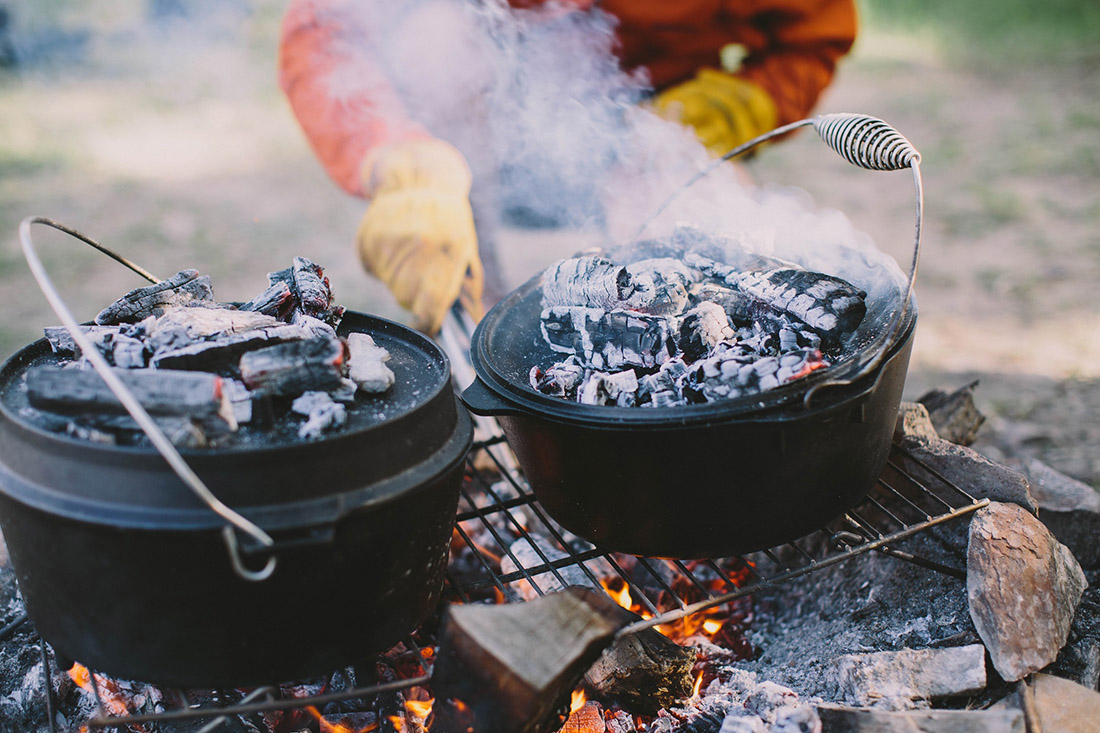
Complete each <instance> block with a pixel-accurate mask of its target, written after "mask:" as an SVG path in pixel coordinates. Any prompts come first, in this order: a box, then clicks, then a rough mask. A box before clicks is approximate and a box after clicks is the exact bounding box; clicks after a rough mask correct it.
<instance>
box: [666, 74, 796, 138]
mask: <svg viewBox="0 0 1100 733" xmlns="http://www.w3.org/2000/svg"><path fill="white" fill-rule="evenodd" d="M654 106H655V107H656V109H657V112H658V114H660V115H661V116H662V117H665V118H667V119H671V120H676V121H678V122H681V123H683V124H685V125H690V126H691V127H692V128H693V129H694V130H695V136H696V137H698V138H699V141H700V142H702V143H703V145H705V146H706V147H707V149H708V150H709V151H710V152H711V153H713V154H714V155H716V156H722V155H725V154H726V153H728V152H729V151H730V150H733V149H734V148H735V147H737V146H738V145H740V144H741V143H743V142H746V141H747V140H751V139H752V138H754V137H756V136H757V135H762V134H763V133H765V132H768V131H769V130H772V129H774V128H775V125H776V110H775V102H774V101H772V98H771V95H769V94H768V93H767V92H766V91H764V90H763V89H761V88H760V87H759V86H757V85H756V84H754V83H752V82H751V81H746V80H745V79H742V78H741V77H739V76H732V75H730V74H727V73H725V72H722V71H717V70H715V69H700V70H699V73H698V74H696V75H695V78H694V79H692V80H691V81H686V82H684V83H683V84H679V85H677V86H674V87H672V88H670V89H668V90H666V91H664V92H662V93H660V94H658V95H657V98H656V99H655V100H654Z"/></svg>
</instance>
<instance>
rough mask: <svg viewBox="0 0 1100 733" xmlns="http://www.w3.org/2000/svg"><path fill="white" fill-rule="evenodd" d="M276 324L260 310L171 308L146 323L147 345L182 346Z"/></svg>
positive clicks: (160, 346)
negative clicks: (255, 311) (257, 311)
mask: <svg viewBox="0 0 1100 733" xmlns="http://www.w3.org/2000/svg"><path fill="white" fill-rule="evenodd" d="M278 325H280V323H279V321H277V320H275V318H273V317H271V316H268V315H264V314H262V313H253V312H249V311H238V310H232V309H229V308H220V307H217V306H213V305H212V306H192V307H189V308H172V309H170V310H168V311H166V312H165V313H164V314H163V315H162V316H160V317H159V318H156V319H155V320H153V321H150V323H149V325H148V331H149V336H148V338H149V345H150V346H151V347H152V349H153V350H154V351H166V350H170V349H178V348H183V347H185V346H190V345H192V344H194V343H198V342H200V341H208V340H211V339H217V338H220V337H222V336H229V335H232V334H237V333H245V332H248V331H254V330H258V329H263V328H271V327H274V326H278Z"/></svg>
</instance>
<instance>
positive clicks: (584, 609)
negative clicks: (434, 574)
mask: <svg viewBox="0 0 1100 733" xmlns="http://www.w3.org/2000/svg"><path fill="white" fill-rule="evenodd" d="M621 611H622V609H621V608H620V607H619V606H617V605H615V602H614V601H612V600H611V599H610V598H609V597H608V596H607V594H606V593H605V592H603V591H594V590H589V589H583V588H570V589H568V590H564V591H561V592H559V593H552V594H549V595H546V596H542V597H541V598H538V599H537V600H534V601H530V602H528V603H508V604H503V605H477V604H470V605H464V606H451V607H450V608H448V609H447V615H446V617H445V619H444V621H443V630H442V633H441V637H440V645H439V653H438V655H437V659H436V665H435V669H434V671H433V672H432V689H433V691H434V692H435V693H436V697H437V698H439V699H446V698H455V699H458V700H462V701H463V702H464V703H465V705H466V706H468V708H469V709H470V710H472V711H473V714H474V717H475V720H476V723H475V726H474V729H475V730H477V731H479V732H480V733H549V731H552V730H557V729H558V728H559V727H560V726H561V722H560V718H559V712H560V711H562V710H563V709H565V710H567V709H568V704H569V699H570V695H571V693H572V691H573V690H574V689H575V688H576V687H577V684H578V683H579V682H580V680H581V677H582V676H583V675H584V673H585V671H586V670H587V669H588V668H589V666H591V664H592V663H593V662H594V661H595V660H596V658H597V657H598V656H599V655H600V653H601V652H602V651H603V649H604V648H605V647H606V646H607V645H608V644H609V643H610V642H611V640H612V638H613V637H614V635H615V633H616V632H617V631H618V630H619V629H620V628H622V627H623V626H624V625H625V621H624V620H623V617H622V614H621Z"/></svg>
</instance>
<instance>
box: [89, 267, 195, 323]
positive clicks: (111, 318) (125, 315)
mask: <svg viewBox="0 0 1100 733" xmlns="http://www.w3.org/2000/svg"><path fill="white" fill-rule="evenodd" d="M207 301H209V302H213V301H214V289H213V287H212V286H211V284H210V278H209V276H207V275H201V276H200V275H199V272H198V270H181V271H180V272H177V273H176V274H175V275H173V276H172V277H170V278H168V279H167V280H162V281H161V282H159V283H156V284H155V285H150V286H148V287H144V288H137V289H135V290H131V291H130V292H129V293H127V294H126V295H124V296H122V297H121V298H120V299H118V300H116V301H115V302H114V303H112V304H111V305H109V306H107V307H106V308H104V309H103V310H102V311H100V312H99V315H97V316H96V317H95V322H96V323H97V324H99V325H101V326H108V325H111V324H115V323H136V322H137V321H140V320H142V319H144V318H146V317H148V316H159V315H161V314H162V313H164V311H165V310H167V309H168V308H170V307H172V306H179V305H187V304H188V303H193V302H207Z"/></svg>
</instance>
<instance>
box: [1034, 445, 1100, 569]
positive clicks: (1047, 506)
mask: <svg viewBox="0 0 1100 733" xmlns="http://www.w3.org/2000/svg"><path fill="white" fill-rule="evenodd" d="M1020 472H1021V473H1023V474H1024V475H1025V476H1026V477H1027V480H1028V483H1029V484H1030V485H1031V495H1032V496H1033V497H1034V498H1035V501H1036V502H1038V504H1039V520H1040V521H1041V522H1042V523H1043V524H1045V525H1046V526H1047V528H1048V529H1049V530H1050V531H1051V532H1052V533H1053V534H1054V536H1055V537H1057V538H1058V541H1059V542H1061V543H1062V544H1063V545H1065V546H1066V547H1068V548H1069V549H1070V551H1071V552H1072V553H1073V555H1074V557H1076V558H1077V561H1078V562H1079V563H1081V566H1082V567H1084V568H1085V569H1087V570H1095V569H1100V492H1097V491H1096V490H1095V489H1093V488H1092V487H1091V486H1089V485H1088V484H1086V483H1083V482H1081V481H1078V480H1077V479H1075V478H1071V477H1070V476H1066V475H1065V474H1064V473H1061V472H1059V471H1057V470H1055V469H1053V468H1051V467H1050V466H1048V465H1047V464H1045V463H1043V462H1042V461H1040V460H1039V459H1037V458H1032V459H1031V460H1028V461H1024V462H1022V463H1021V464H1020Z"/></svg>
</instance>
